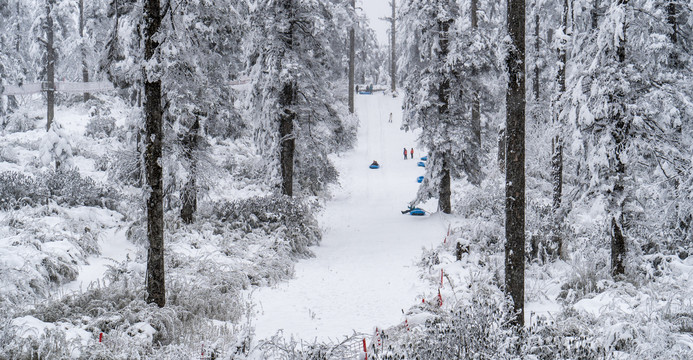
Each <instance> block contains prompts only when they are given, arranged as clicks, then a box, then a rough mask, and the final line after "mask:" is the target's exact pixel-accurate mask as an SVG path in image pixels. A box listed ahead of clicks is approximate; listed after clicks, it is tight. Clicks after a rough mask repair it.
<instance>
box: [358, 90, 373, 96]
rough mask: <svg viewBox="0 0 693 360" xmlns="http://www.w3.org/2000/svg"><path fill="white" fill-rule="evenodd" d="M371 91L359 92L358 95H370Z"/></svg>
mask: <svg viewBox="0 0 693 360" xmlns="http://www.w3.org/2000/svg"><path fill="white" fill-rule="evenodd" d="M372 94H373V92H372V91H359V95H372Z"/></svg>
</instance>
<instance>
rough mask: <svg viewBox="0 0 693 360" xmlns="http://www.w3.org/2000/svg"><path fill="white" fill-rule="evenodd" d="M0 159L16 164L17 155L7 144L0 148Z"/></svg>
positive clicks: (17, 160)
mask: <svg viewBox="0 0 693 360" xmlns="http://www.w3.org/2000/svg"><path fill="white" fill-rule="evenodd" d="M0 161H5V162H8V163H12V164H18V163H19V157H18V156H17V152H16V151H15V149H14V148H12V147H9V146H8V147H5V148H3V149H0Z"/></svg>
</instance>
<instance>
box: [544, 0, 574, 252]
mask: <svg viewBox="0 0 693 360" xmlns="http://www.w3.org/2000/svg"><path fill="white" fill-rule="evenodd" d="M569 10H570V7H569V4H568V0H563V17H562V24H561V27H562V30H563V34H565V35H570V33H571V31H570V29H569V28H568V14H569ZM567 46H568V43H567V42H564V41H562V43H561V48H560V49H559V51H558V62H559V66H558V74H557V80H558V94H556V103H558V102H559V101H560V99H561V98H562V97H563V94H565V90H566V74H565V70H566V66H567V62H568V55H567V53H568V51H567V49H566V47H567ZM553 119H554V125H555V126H559V127H560V122H559V120H558V109H555V113H554V115H553ZM551 151H552V154H551V182H552V183H553V204H552V212H553V222H552V229H551V245H550V246H549V247H548V250H549V251H548V252H549V255H551V258H554V259H555V258H556V257H560V256H561V254H562V253H563V237H562V236H561V232H562V231H561V229H562V228H563V216H562V212H561V202H562V198H563V139H562V138H561V136H560V135H556V136H555V137H554V138H553V139H551Z"/></svg>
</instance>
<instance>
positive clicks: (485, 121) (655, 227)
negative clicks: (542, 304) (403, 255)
mask: <svg viewBox="0 0 693 360" xmlns="http://www.w3.org/2000/svg"><path fill="white" fill-rule="evenodd" d="M400 8H401V13H400V14H399V15H398V19H399V24H400V25H399V32H400V36H403V38H404V39H403V40H402V43H401V47H402V52H401V53H400V59H399V63H400V64H402V65H403V69H402V74H407V75H406V76H403V80H404V88H405V101H404V111H405V118H404V128H405V129H420V130H421V131H422V132H421V136H420V142H421V144H422V145H423V146H425V147H426V148H427V149H428V151H429V164H427V168H426V176H425V178H424V181H423V183H422V185H421V186H420V188H419V192H418V194H417V197H416V198H415V199H414V201H413V202H414V203H417V202H421V201H424V200H426V199H429V198H438V209H439V211H442V212H444V213H451V212H453V209H454V206H453V205H454V204H451V198H454V197H453V196H451V195H452V191H451V187H450V183H451V178H452V179H466V181H468V182H469V183H471V184H474V185H476V186H477V187H479V186H484V185H483V181H484V179H488V177H493V176H502V174H503V173H504V174H505V185H504V187H505V196H504V198H505V239H506V242H505V254H506V262H505V289H506V292H507V294H508V295H509V297H510V298H511V299H512V300H513V303H514V308H515V310H516V318H515V322H516V324H519V325H521V324H523V303H524V264H525V262H526V261H528V260H536V259H538V258H540V259H542V260H551V259H557V258H559V257H560V258H566V257H567V256H569V254H568V246H567V244H569V243H571V242H573V243H575V242H578V241H581V242H584V241H593V242H595V243H599V244H602V241H601V239H604V240H608V241H606V242H605V243H604V245H607V246H608V250H609V252H610V257H611V261H610V272H611V274H612V276H613V277H614V279H617V280H618V279H622V278H624V276H628V267H629V261H630V262H631V263H633V262H637V258H638V257H639V256H640V255H643V254H650V253H654V252H663V253H672V252H673V253H676V252H680V251H682V250H683V249H685V248H686V247H688V246H690V244H691V235H690V231H689V228H690V221H691V208H690V205H689V195H688V192H687V191H688V190H687V189H689V185H688V184H690V183H691V180H693V177H691V170H690V169H691V163H690V159H691V158H690V155H691V150H690V146H688V145H687V144H688V143H689V141H690V140H691V139H692V138H691V128H690V125H689V124H690V121H689V120H690V116H691V114H693V113H692V112H691V110H693V108H691V102H690V100H691V95H692V94H691V89H692V87H691V83H690V80H691V57H690V51H691V49H690V34H691V16H690V15H691V6H690V4H689V3H687V2H681V1H677V0H630V1H629V0H564V1H560V2H556V1H543V0H534V1H531V0H530V1H524V0H508V1H507V3H506V4H499V3H497V2H495V1H485V0H464V1H455V0H435V1H423V0H403V1H402V4H401V6H400ZM503 104H504V105H505V107H504V109H503ZM501 119H504V122H503V121H501ZM496 138H497V140H498V141H497V142H496V141H495V139H496ZM542 143H544V144H550V146H543V144H542ZM527 149H529V150H534V151H536V150H537V149H542V151H544V152H543V153H530V154H527V155H530V156H531V158H532V160H539V161H541V163H526V160H525V157H526V151H528V150H527ZM493 152H497V154H498V156H497V158H496V159H492V158H491V157H490V156H488V155H489V154H491V153H493ZM496 162H497V166H496V165H495V164H494V163H496ZM497 167H498V168H500V169H501V173H500V174H498V173H496V168H497ZM527 179H531V183H532V186H533V188H532V189H530V190H531V191H532V193H533V194H534V195H539V198H537V199H526V195H525V190H526V188H527V186H528V185H527V184H526V180H527ZM534 184H546V186H545V187H544V188H543V189H536V188H537V186H536V185H534ZM548 189H550V191H548ZM460 196H462V195H460ZM544 204H545V205H544ZM585 204H591V205H592V206H594V205H596V206H597V207H599V208H601V209H602V210H603V211H602V213H601V214H603V219H602V220H601V222H600V224H602V226H603V227H601V228H600V229H595V230H594V231H593V232H592V233H591V234H589V235H590V236H591V237H592V238H590V239H588V240H585V239H584V238H579V237H578V234H576V233H574V232H572V229H573V228H574V221H575V219H574V218H571V217H570V214H571V212H572V211H575V209H577V208H578V207H580V206H585ZM529 206H531V207H532V208H531V210H530V211H536V212H538V214H530V215H531V216H532V218H533V220H532V221H533V225H535V226H537V227H538V228H537V229H533V228H526V227H525V222H526V219H525V213H526V211H528V209H529ZM653 208H656V209H661V211H655V212H653V211H650V209H653ZM536 218H539V219H538V220H537V219H536ZM526 238H529V239H530V241H529V244H527V243H526V241H525V239H526ZM597 246H602V245H597ZM526 249H527V250H529V252H528V253H527V254H525V251H526ZM682 254H683V255H682V256H685V254H684V253H682Z"/></svg>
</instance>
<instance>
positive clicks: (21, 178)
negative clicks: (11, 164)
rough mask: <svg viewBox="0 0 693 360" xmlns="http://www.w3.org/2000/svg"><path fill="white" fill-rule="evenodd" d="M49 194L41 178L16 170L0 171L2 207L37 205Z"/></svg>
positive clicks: (5, 208) (0, 204)
mask: <svg viewBox="0 0 693 360" xmlns="http://www.w3.org/2000/svg"><path fill="white" fill-rule="evenodd" d="M47 195H48V189H47V188H46V186H45V184H44V183H43V182H42V181H41V180H40V179H37V178H35V177H33V176H30V175H26V174H23V173H19V172H14V171H10V172H2V173H0V209H4V210H7V209H16V208H19V207H21V206H25V205H29V206H36V205H38V204H41V203H43V202H44V201H45V200H46V199H47Z"/></svg>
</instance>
